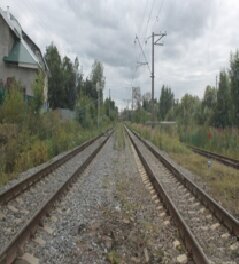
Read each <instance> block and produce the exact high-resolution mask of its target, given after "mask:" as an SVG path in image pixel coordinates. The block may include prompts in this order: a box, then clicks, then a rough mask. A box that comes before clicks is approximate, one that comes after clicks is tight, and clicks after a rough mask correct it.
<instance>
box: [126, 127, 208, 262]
mask: <svg viewBox="0 0 239 264" xmlns="http://www.w3.org/2000/svg"><path fill="white" fill-rule="evenodd" d="M127 133H128V135H129V138H130V140H131V142H132V144H133V146H134V148H135V149H136V151H137V153H138V156H139V158H140V160H141V162H142V164H143V166H144V168H145V170H146V172H147V175H148V177H149V180H150V182H151V183H152V185H153V187H154V189H155V191H156V193H157V196H158V197H159V198H160V200H161V201H162V203H163V205H164V206H165V208H166V209H167V211H168V213H169V214H170V216H171V217H172V220H173V222H174V223H175V224H176V226H177V227H178V230H179V234H180V236H181V238H182V241H183V243H184V245H185V247H186V249H187V251H188V253H189V256H190V257H191V258H192V259H193V260H194V262H195V264H209V263H210V261H209V259H208V258H207V256H206V255H205V254H204V252H203V249H202V247H201V246H200V244H199V243H198V242H197V240H196V238H195V236H194V235H193V233H192V232H191V231H190V228H189V227H188V226H187V224H186V223H185V221H184V220H183V218H182V217H181V215H180V213H179V212H178V209H177V208H176V207H175V205H174V204H173V202H172V200H171V199H170V197H169V196H168V195H167V192H166V191H165V190H164V188H163V186H162V185H161V184H160V182H159V181H158V180H157V178H156V177H155V175H154V173H153V171H152V170H151V169H150V166H149V165H148V163H147V161H146V159H145V158H144V157H143V155H142V153H141V152H140V150H139V148H138V146H137V144H136V143H135V142H134V140H133V138H132V136H131V135H130V133H129V131H128V130H127Z"/></svg>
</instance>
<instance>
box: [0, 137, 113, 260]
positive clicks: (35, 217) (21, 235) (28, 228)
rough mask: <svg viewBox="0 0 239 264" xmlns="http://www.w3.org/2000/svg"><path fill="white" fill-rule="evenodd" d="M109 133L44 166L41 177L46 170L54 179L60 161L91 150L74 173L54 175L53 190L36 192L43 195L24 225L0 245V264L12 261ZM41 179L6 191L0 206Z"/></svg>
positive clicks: (35, 186) (37, 183)
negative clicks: (12, 192) (15, 191)
mask: <svg viewBox="0 0 239 264" xmlns="http://www.w3.org/2000/svg"><path fill="white" fill-rule="evenodd" d="M110 136H111V132H107V133H106V134H104V135H101V136H99V137H97V138H95V139H93V140H91V141H88V142H87V143H85V144H83V146H80V148H77V149H75V150H74V151H72V152H70V153H68V154H67V155H66V157H63V158H62V159H60V162H59V163H58V162H57V165H56V164H52V165H50V166H49V167H50V168H49V169H47V168H46V170H44V172H43V174H42V175H43V176H42V177H44V178H48V177H46V172H47V175H48V174H51V177H53V178H54V177H55V175H54V171H55V170H56V169H57V168H58V171H59V170H60V168H59V167H60V166H61V165H62V164H63V163H66V164H70V163H69V162H70V161H71V159H72V158H73V157H75V156H76V155H77V153H79V152H81V151H83V150H87V149H89V151H88V152H90V153H89V154H88V156H86V157H85V158H84V160H83V161H82V162H81V164H80V166H79V167H77V169H76V170H74V172H73V173H72V174H71V175H69V176H64V175H63V179H59V178H58V179H57V178H56V177H55V178H56V182H57V184H56V185H55V186H54V188H52V189H51V188H48V191H47V192H45V194H44V192H43V193H42V194H41V193H40V194H38V195H40V196H41V195H42V196H44V195H45V196H44V197H43V198H42V200H41V198H40V200H41V201H40V202H39V207H37V208H35V209H34V211H33V212H31V214H30V215H29V217H28V218H27V219H26V220H25V221H24V223H23V225H21V226H20V227H18V230H17V233H15V234H14V235H12V236H11V237H10V238H9V240H8V241H7V243H6V244H5V245H4V246H2V248H1V249H0V263H1V264H3V263H4V264H5V263H12V262H13V261H14V260H15V258H16V257H17V255H18V253H19V251H20V252H21V248H22V246H23V245H24V242H25V241H26V240H27V239H29V238H30V237H31V235H32V234H34V232H35V231H36V229H37V228H38V226H39V224H41V221H42V218H43V217H44V216H45V215H47V214H48V212H49V210H50V209H51V208H52V207H53V206H54V204H55V202H56V201H57V200H58V199H60V198H61V197H62V195H63V194H64V192H65V191H66V190H67V189H68V188H69V187H70V186H71V185H72V184H73V183H74V181H75V180H76V179H77V177H78V176H79V175H80V174H81V173H82V172H83V171H84V170H85V168H86V167H87V166H88V165H89V164H90V162H91V161H92V160H93V159H94V157H95V156H96V154H97V153H98V152H99V151H100V150H101V148H102V147H103V145H104V144H105V143H106V142H107V140H108V139H109V137H110ZM97 140H98V141H99V143H97V142H96V141H97ZM95 145H96V146H95ZM67 161H68V162H67ZM55 166H56V167H55ZM64 166H65V165H64ZM45 171H46V172H45ZM36 177H37V178H39V177H40V176H36ZM64 178H65V179H64ZM34 180H35V179H34ZM30 181H31V179H30ZM42 181H45V179H43V180H42V178H41V177H40V179H38V180H37V181H35V182H34V183H35V184H34V185H33V184H32V183H28V184H27V185H22V186H23V188H22V187H18V192H17V193H14V195H10V194H5V195H4V196H2V197H3V198H2V200H1V202H2V207H3V208H7V207H8V206H7V205H5V204H6V203H8V202H9V201H10V202H11V203H12V202H15V200H16V201H17V199H19V198H18V197H17V198H16V199H14V197H16V196H17V195H18V196H19V197H20V199H21V195H22V193H23V195H24V193H25V192H26V190H27V192H28V193H29V194H31V192H32V191H31V190H32V189H36V190H38V189H37V186H38V185H39V184H41V182H42ZM33 186H34V188H33ZM42 186H44V185H42ZM31 187H32V188H31ZM47 187H48V186H46V190H47ZM9 191H10V192H11V190H9ZM46 193H47V195H46ZM32 195H33V196H32V197H34V196H35V195H36V194H35V193H34V192H33V193H32ZM38 199H39V198H38ZM16 204H17V203H16ZM19 206H20V205H19ZM17 214H19V212H16V214H14V213H13V215H14V217H15V216H16V215H17ZM14 217H13V216H12V218H14ZM11 221H12V220H11ZM11 221H10V222H11ZM13 223H14V222H13Z"/></svg>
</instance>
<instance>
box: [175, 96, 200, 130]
mask: <svg viewBox="0 0 239 264" xmlns="http://www.w3.org/2000/svg"><path fill="white" fill-rule="evenodd" d="M200 108H201V102H200V99H199V97H198V96H193V95H190V94H185V95H184V96H183V97H182V98H181V101H180V104H179V109H178V114H179V116H178V119H179V121H180V122H181V123H183V124H184V125H185V126H186V127H187V126H189V125H191V124H193V123H198V121H199V119H200Z"/></svg>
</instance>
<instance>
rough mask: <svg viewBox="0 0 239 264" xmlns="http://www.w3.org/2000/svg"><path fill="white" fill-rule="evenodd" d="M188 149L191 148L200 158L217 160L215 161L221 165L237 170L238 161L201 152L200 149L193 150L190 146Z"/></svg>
mask: <svg viewBox="0 0 239 264" xmlns="http://www.w3.org/2000/svg"><path fill="white" fill-rule="evenodd" d="M189 148H191V149H192V150H193V151H194V152H195V153H198V154H200V155H201V156H204V157H207V158H210V159H214V160H217V161H219V162H221V163H223V164H224V165H226V166H229V167H232V168H234V169H239V160H236V159H232V158H228V157H225V156H222V155H220V154H217V153H215V152H210V151H206V150H202V149H199V148H195V147H192V146H189Z"/></svg>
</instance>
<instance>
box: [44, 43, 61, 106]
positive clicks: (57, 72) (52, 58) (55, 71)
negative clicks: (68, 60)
mask: <svg viewBox="0 0 239 264" xmlns="http://www.w3.org/2000/svg"><path fill="white" fill-rule="evenodd" d="M45 60H46V62H47V65H48V68H49V71H50V76H49V78H48V100H49V105H50V107H52V108H53V109H55V108H56V107H63V106H64V104H63V101H64V90H63V76H62V67H61V65H62V61H61V56H60V53H59V51H58V50H57V48H56V47H55V46H54V45H53V43H52V44H51V45H50V46H48V47H47V48H46V53H45Z"/></svg>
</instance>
